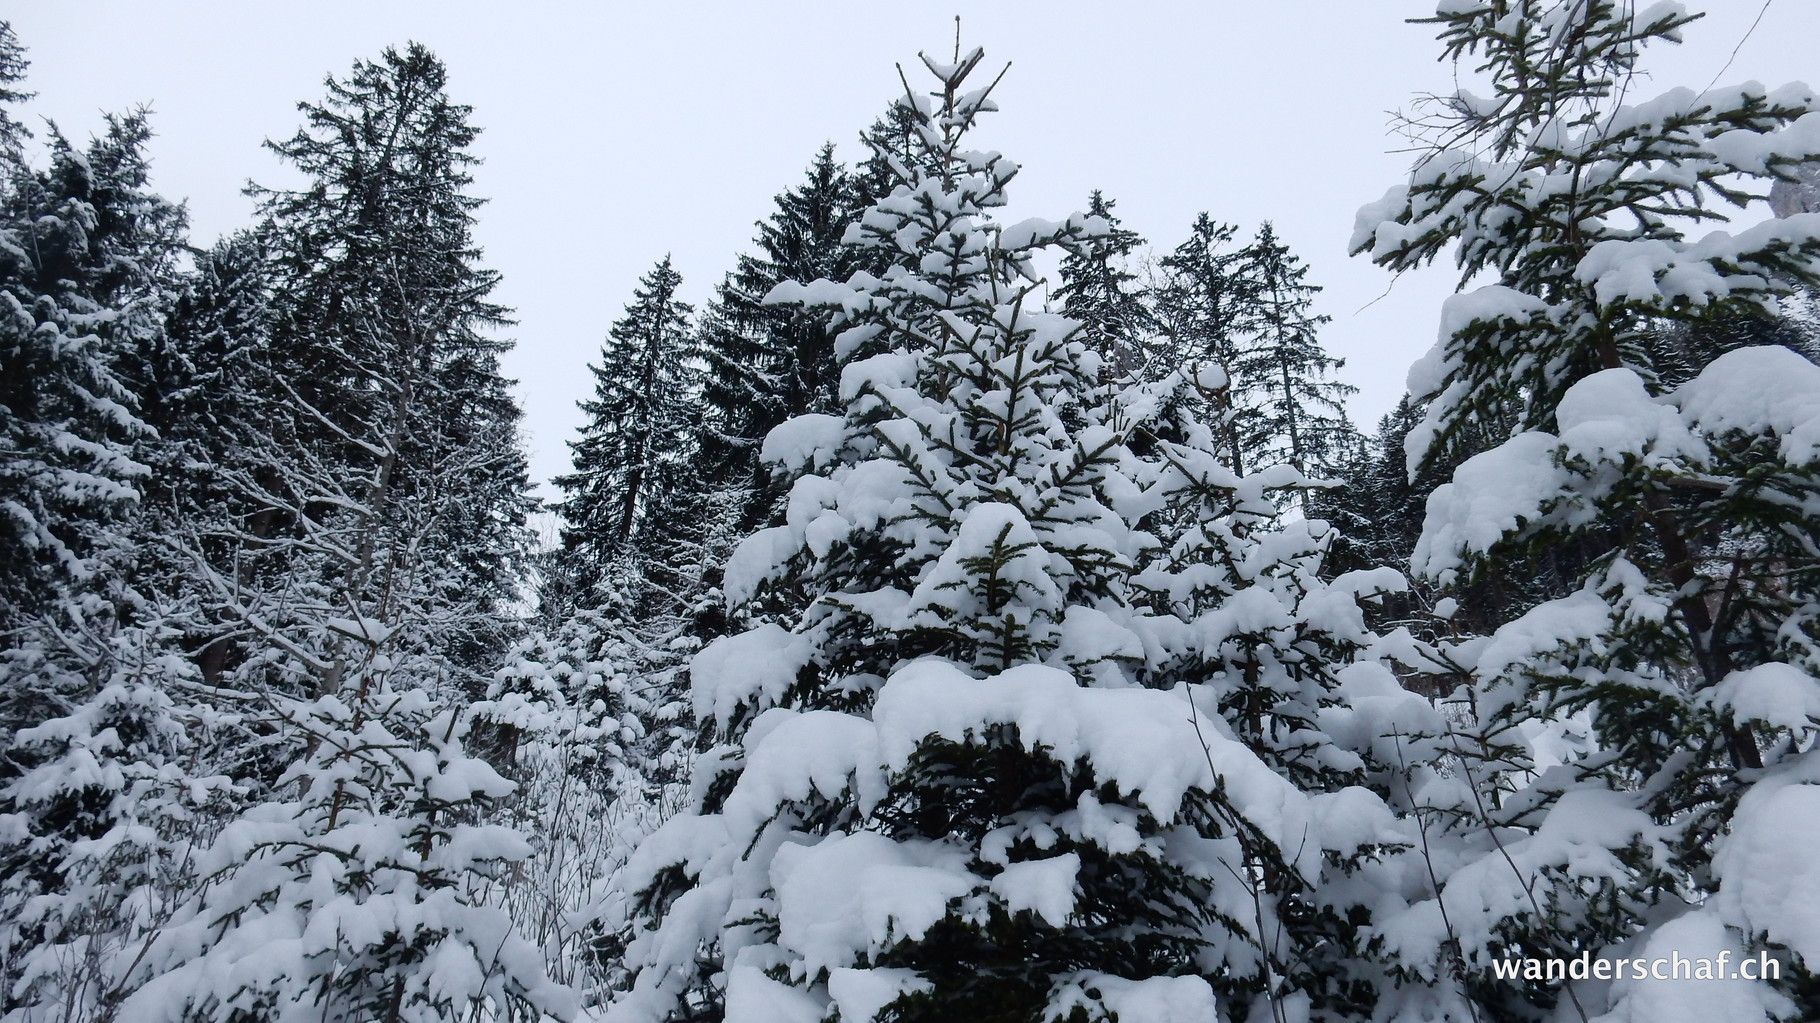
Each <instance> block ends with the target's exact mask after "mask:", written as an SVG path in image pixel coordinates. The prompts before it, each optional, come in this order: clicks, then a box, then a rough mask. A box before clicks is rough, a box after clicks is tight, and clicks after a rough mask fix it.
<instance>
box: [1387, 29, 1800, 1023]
mask: <svg viewBox="0 0 1820 1023" xmlns="http://www.w3.org/2000/svg"><path fill="white" fill-rule="evenodd" d="M1692 20H1693V16H1692V15H1689V14H1687V13H1686V12H1685V11H1684V10H1683V9H1682V8H1681V6H1680V5H1678V4H1656V5H1653V6H1650V7H1648V8H1646V9H1641V10H1638V9H1637V8H1636V7H1635V5H1631V4H1626V3H1616V2H1607V0H1573V2H1542V0H1471V2H1450V3H1447V4H1444V5H1442V6H1441V8H1440V9H1439V12H1438V13H1437V15H1436V16H1435V18H1434V19H1433V22H1434V23H1435V24H1436V25H1438V26H1439V28H1440V33H1441V39H1442V41H1443V44H1444V46H1445V50H1446V53H1447V55H1448V56H1449V57H1451V58H1453V59H1455V60H1456V61H1465V60H1470V61H1473V62H1475V64H1476V70H1477V72H1478V73H1479V74H1480V75H1482V76H1483V77H1484V78H1485V79H1486V80H1487V81H1488V82H1489V87H1490V92H1489V94H1488V95H1476V94H1474V93H1472V92H1470V91H1466V90H1461V91H1459V92H1457V93H1455V94H1454V95H1452V96H1450V97H1447V98H1445V99H1442V100H1440V101H1439V102H1438V103H1437V105H1436V106H1435V107H1434V108H1433V109H1432V110H1430V111H1428V117H1427V120H1426V122H1425V123H1427V124H1428V125H1429V126H1431V127H1432V128H1433V129H1434V132H1435V135H1434V136H1433V138H1434V141H1433V144H1432V148H1431V150H1430V151H1429V152H1427V153H1426V154H1424V156H1423V157H1422V158H1421V160H1420V161H1419V162H1418V163H1417V165H1416V167H1415V169H1414V171H1413V173H1412V175H1411V178H1410V180H1409V182H1408V183H1407V184H1406V185H1404V186H1400V187H1398V188H1395V189H1393V190H1391V192H1390V193H1389V194H1387V195H1386V196H1385V197H1384V198H1383V199H1382V200H1381V201H1379V202H1376V203H1373V204H1371V205H1370V206H1367V207H1366V208H1365V209H1364V210H1362V211H1361V213H1360V216H1359V222H1358V231H1357V233H1356V234H1355V236H1354V241H1353V247H1354V249H1355V251H1358V252H1365V253H1369V254H1370V256H1371V257H1372V258H1373V259H1374V260H1376V261H1377V262H1380V263H1382V264H1384V265H1386V266H1388V267H1391V268H1393V269H1399V270H1400V269H1403V268H1407V267H1411V266H1415V265H1419V264H1422V263H1426V262H1428V261H1430V260H1433V259H1436V258H1437V257H1439V256H1441V255H1442V254H1443V253H1444V252H1446V251H1447V250H1448V249H1449V248H1450V247H1454V253H1453V256H1454V260H1455V262H1456V264H1457V265H1458V267H1459V268H1460V271H1461V279H1462V286H1464V285H1465V283H1467V282H1470V281H1472V280H1474V279H1475V278H1478V277H1480V275H1486V276H1488V277H1490V278H1491V281H1492V283H1487V284H1484V285H1483V286H1481V287H1478V288H1476V289H1475V290H1472V291H1470V292H1466V293H1464V294H1461V295H1458V296H1455V297H1454V298H1452V299H1450V300H1449V301H1448V304H1447V306H1446V308H1445V310H1444V312H1443V316H1442V327H1441V331H1440V339H1439V341H1438V342H1437V344H1436V346H1435V348H1434V350H1433V351H1432V352H1431V353H1430V354H1429V355H1428V356H1427V357H1425V358H1424V359H1423V360H1421V361H1420V362H1419V363H1418V364H1417V365H1416V367H1415V368H1414V370H1413V371H1412V372H1411V391H1412V392H1414V394H1415V396H1416V398H1417V399H1418V400H1422V401H1426V402H1427V403H1428V409H1427V414H1426V417H1425V419H1424V420H1423V422H1422V423H1421V424H1420V425H1419V426H1418V427H1417V428H1416V429H1415V430H1414V431H1412V433H1411V435H1410V439H1409V448H1408V454H1409V462H1410V466H1411V467H1412V468H1413V469H1417V470H1419V469H1421V468H1422V467H1423V466H1425V465H1429V464H1432V463H1435V462H1437V461H1439V460H1441V459H1444V458H1446V457H1448V455H1449V453H1450V452H1451V451H1455V450H1459V449H1461V448H1462V447H1463V446H1464V444H1466V443H1467V442H1468V438H1470V437H1471V435H1472V434H1473V432H1474V431H1483V430H1485V429H1486V428H1487V427H1488V426H1490V425H1496V424H1502V423H1511V422H1514V424H1515V428H1514V429H1513V430H1512V431H1511V433H1510V435H1507V439H1505V440H1504V441H1503V443H1502V444H1500V445H1499V446H1497V447H1495V448H1494V449H1492V450H1490V451H1486V452H1484V453H1481V454H1478V455H1476V456H1475V457H1472V458H1469V459H1467V460H1466V461H1465V462H1464V463H1463V464H1461V465H1460V466H1459V467H1458V468H1457V469H1456V470H1455V471H1454V472H1453V478H1452V482H1451V483H1449V484H1448V485H1446V486H1443V487H1441V488H1440V489H1439V490H1437V491H1436V492H1435V494H1434V495H1433V496H1432V497H1431V498H1430V500H1429V504H1428V515H1427V522H1426V525H1425V526H1424V530H1423V535H1422V538H1421V540H1420V542H1419V544H1418V545H1417V548H1416V551H1415V556H1414V567H1415V568H1416V569H1417V571H1418V572H1420V573H1422V574H1424V575H1426V576H1428V577H1430V578H1433V579H1435V580H1437V581H1439V582H1441V583H1443V584H1455V585H1458V584H1464V583H1469V582H1471V581H1473V580H1476V579H1480V578H1483V577H1485V576H1488V575H1497V574H1503V575H1522V574H1525V573H1527V572H1530V571H1532V570H1533V566H1534V565H1536V564H1537V563H1538V562H1539V561H1540V559H1541V558H1542V557H1543V556H1544V554H1545V553H1546V552H1548V551H1551V550H1561V549H1576V550H1578V551H1580V552H1582V553H1583V555H1584V560H1583V562H1582V563H1581V564H1579V565H1578V566H1577V567H1576V569H1575V578H1576V579H1577V581H1578V583H1579V585H1578V586H1577V588H1576V589H1575V590H1574V591H1573V592H1571V593H1569V594H1567V595H1565V596H1561V597H1559V598H1558V599H1553V600H1548V601H1545V602H1543V603H1541V604H1540V605H1538V606H1536V607H1534V608H1533V609H1531V610H1529V611H1528V612H1527V613H1526V614H1523V615H1522V616H1521V617H1519V618H1517V619H1516V620H1515V621H1513V622H1511V623H1509V624H1508V625H1506V626H1504V627H1502V628H1500V629H1498V630H1497V631H1496V632H1495V633H1494V634H1493V635H1491V636H1489V637H1486V638H1483V639H1479V640H1472V641H1467V642H1464V643H1462V644H1460V645H1459V646H1458V648H1457V649H1456V650H1455V651H1454V654H1453V656H1454V658H1455V659H1456V660H1457V661H1458V662H1459V665H1460V667H1461V670H1462V672H1463V674H1465V675H1466V676H1468V677H1469V678H1470V681H1471V682H1472V683H1473V689H1472V692H1473V694H1474V699H1475V702H1476V709H1477V713H1478V724H1477V725H1476V727H1473V728H1470V729H1466V730H1465V731H1466V734H1462V735H1459V736H1456V741H1457V746H1456V752H1457V754H1458V758H1459V765H1458V770H1457V772H1456V773H1455V775H1454V778H1453V784H1451V785H1441V784H1437V785H1435V786H1432V787H1431V788H1429V789H1428V790H1427V791H1424V792H1422V793H1421V795H1420V799H1421V800H1422V801H1423V802H1425V803H1427V804H1429V805H1431V806H1433V807H1434V810H1433V811H1432V813H1431V819H1433V820H1435V821H1436V823H1437V826H1439V827H1443V828H1444V830H1445V831H1446V832H1447V836H1448V840H1450V841H1454V842H1457V843H1458V845H1457V847H1456V849H1455V851H1454V852H1452V853H1450V854H1449V857H1448V859H1449V861H1450V862H1451V864H1452V866H1451V869H1450V872H1449V875H1448V876H1447V877H1446V878H1445V880H1444V883H1443V887H1442V890H1441V895H1440V898H1439V899H1438V900H1435V901H1434V902H1433V903H1432V905H1431V906H1429V907H1417V908H1416V910H1415V911H1414V912H1417V913H1421V912H1426V913H1428V914H1429V915H1430V916H1434V915H1436V911H1437V910H1438V911H1439V912H1440V913H1445V914H1446V915H1447V916H1448V918H1449V919H1450V920H1451V925H1452V930H1453V932H1454V933H1453V935H1452V938H1453V943H1454V945H1455V946H1456V948H1457V950H1458V954H1460V955H1463V956H1464V958H1465V960H1466V961H1467V962H1469V963H1470V964H1471V967H1470V969H1471V972H1473V973H1474V974H1477V975H1479V976H1482V977H1485V979H1484V980H1482V981H1480V983H1479V985H1478V988H1477V990H1478V994H1479V995H1480V998H1481V1001H1482V1004H1483V1006H1484V1007H1485V1009H1486V1010H1487V1012H1488V1013H1489V1014H1490V1016H1491V1017H1492V1018H1525V1019H1527V1018H1535V1017H1536V1016H1537V1015H1538V1014H1540V1013H1542V1012H1545V1011H1549V1009H1550V1007H1551V1006H1552V1007H1553V1011H1554V1012H1555V1013H1556V1017H1555V1018H1562V1017H1566V1018H1586V1019H1591V1018H1594V1017H1597V1018H1599V1019H1602V1020H1614V1021H1615V1020H1637V1021H1641V1020H1652V1021H1658V1023H1660V1021H1676V1020H1696V1019H1698V1020H1714V1019H1727V1020H1746V1019H1749V1020H1759V1019H1763V1018H1765V1017H1766V1016H1773V1017H1776V1018H1786V1019H1794V1018H1812V1017H1813V1016H1814V1015H1815V1014H1816V1013H1820V1000H1816V996H1815V994H1814V992H1815V990H1816V988H1815V986H1814V981H1813V977H1814V975H1815V967H1816V965H1820V941H1817V939H1816V934H1815V931H1814V928H1813V921H1814V920H1815V919H1817V918H1820V897H1817V896H1816V892H1820V875H1817V874H1816V872H1815V866H1814V864H1815V860H1814V858H1813V855H1812V847H1813V842H1814V840H1815V835H1814V832H1813V828H1812V825H1811V823H1809V822H1811V821H1813V820H1815V819H1816V816H1815V812H1814V811H1815V809H1816V808H1817V807H1820V760H1816V759H1815V755H1814V753H1813V752H1812V749H1811V747H1812V745H1813V737H1814V734H1815V732H1816V730H1817V729H1820V682H1817V681H1816V677H1817V675H1820V661H1817V660H1816V650H1817V648H1816V639H1820V623H1817V622H1816V616H1815V608H1816V607H1820V599H1817V598H1820V589H1817V586H1820V557H1817V555H1820V448H1817V447H1816V444H1815V438H1816V437H1820V404H1816V398H1815V395H1817V394H1820V368H1817V367H1816V366H1815V365H1814V364H1813V363H1811V362H1808V361H1806V360H1805V359H1803V358H1801V357H1800V356H1799V355H1797V354H1796V353H1794V352H1792V351H1790V350H1788V349H1786V348H1782V347H1747V348H1739V349H1736V350H1733V351H1729V352H1725V353H1724V354H1722V355H1719V356H1718V357H1717V358H1714V359H1713V360H1712V361H1711V362H1710V363H1708V364H1706V365H1704V366H1702V367H1699V368H1698V371H1697V372H1695V373H1694V374H1692V376H1691V378H1690V379H1687V380H1686V381H1685V382H1683V383H1680V384H1679V385H1678V386H1676V387H1674V388H1673V389H1667V388H1665V387H1664V385H1663V382H1662V381H1663V377H1664V375H1665V373H1664V369H1665V367H1661V366H1657V365H1652V364H1651V362H1650V361H1649V359H1648V355H1649V345H1648V340H1649V338H1650V336H1651V332H1652V331H1653V330H1655V329H1657V326H1658V324H1659V323H1661V322H1662V321H1664V320H1668V321H1678V322H1685V323H1704V322H1712V321H1715V320H1719V319H1721V318H1723V317H1726V316H1728V315H1733V314H1741V313H1748V312H1750V311H1752V310H1754V309H1771V308H1773V306H1774V304H1775V303H1776V301H1777V299H1778V298H1779V297H1780V296H1782V295H1784V294H1786V293H1788V292H1789V291H1790V290H1791V289H1793V288H1795V287H1797V286H1804V285H1805V286H1811V285H1812V284H1813V282H1814V280H1815V278H1816V275H1820V217H1815V216H1814V215H1812V214H1806V215H1801V216H1794V217H1790V218H1788V219H1783V220H1773V221H1769V222H1767V223H1762V224H1758V225H1756V226H1751V227H1746V228H1744V229H1742V230H1738V231H1735V232H1727V231H1721V230H1711V229H1707V228H1705V227H1704V225H1705V224H1706V223H1707V222H1709V221H1712V220H1715V219H1723V210H1724V208H1725V206H1726V205H1727V204H1735V205H1737V206H1747V205H1748V204H1750V203H1752V202H1753V201H1754V200H1756V199H1758V198H1760V197H1761V194H1762V192H1763V191H1765V189H1764V188H1763V186H1764V185H1765V184H1766V183H1768V182H1770V181H1774V180H1776V179H1777V178H1778V177H1781V176H1783V175H1785V174H1787V173H1789V171H1790V170H1791V169H1792V168H1793V167H1794V166H1795V165H1797V164H1799V163H1801V162H1803V161H1807V160H1811V159H1813V158H1814V156H1815V154H1816V151H1820V112H1817V110H1820V108H1817V107H1816V100H1815V97H1814V95H1813V94H1812V93H1811V92H1810V91H1808V90H1807V89H1805V88H1804V87H1800V86H1790V87H1785V88H1782V89H1777V90H1766V89H1764V88H1763V87H1762V86H1760V85H1758V84H1756V83H1746V84H1744V85H1733V86H1723V87H1719V88H1714V89H1709V90H1707V91H1705V92H1703V93H1696V92H1694V91H1692V90H1689V89H1674V90H1670V91H1668V92H1665V93H1663V94H1661V95H1659V96H1656V97H1653V98H1646V97H1642V96H1640V95H1639V94H1638V92H1637V89H1638V85H1637V82H1638V81H1639V79H1638V78H1637V76H1636V72H1637V69H1638V66H1639V60H1640V57H1641V53H1642V51H1643V48H1644V46H1645V44H1647V43H1650V42H1652V41H1673V40H1675V39H1676V38H1677V37H1678V34H1679V32H1680V31H1681V29H1682V28H1683V27H1684V26H1685V25H1686V24H1687V23H1688V22H1690V21H1692ZM1439 840H1440V839H1439V838H1437V841H1439ZM1414 921H1415V917H1413V916H1412V917H1410V918H1408V919H1407V920H1406V921H1405V922H1404V924H1403V927H1402V929H1401V930H1400V933H1401V937H1400V939H1399V942H1400V944H1399V947H1400V954H1401V956H1402V957H1403V958H1404V960H1405V961H1406V962H1407V963H1409V964H1411V966H1412V967H1413V966H1414V965H1415V964H1417V963H1419V962H1421V961H1422V960H1423V959H1425V958H1426V959H1439V958H1442V957H1443V956H1444V955H1445V953H1443V952H1442V951H1441V950H1440V948H1441V946H1442V945H1443V944H1444V943H1445V942H1444V941H1443V939H1442V938H1441V936H1440V934H1439V928H1430V929H1428V930H1427V931H1426V932H1424V930H1423V929H1422V928H1421V927H1419V926H1415V925H1414ZM1387 928H1388V929H1387V932H1386V933H1387V934H1389V933H1399V929H1398V927H1397V924H1396V923H1395V922H1390V923H1388V924H1387ZM1770 948H1773V949H1776V950H1778V954H1779V955H1781V956H1782V958H1783V959H1784V963H1783V968H1782V971H1781V980H1780V981H1779V982H1769V983H1764V982H1753V981H1749V980H1743V979H1737V978H1733V979H1730V980H1728V981H1725V982H1717V981H1715V982H1711V983H1706V984H1701V985H1698V986H1697V987H1690V986H1686V985H1677V984H1672V983H1671V984H1665V983H1662V982H1660V981H1657V980H1653V979H1630V978H1626V979H1624V980H1620V981H1618V982H1615V983H1612V984H1609V985H1607V984H1599V983H1593V984H1574V985H1571V986H1570V987H1568V988H1567V989H1566V991H1565V997H1564V996H1563V991H1562V989H1561V988H1560V987H1558V986H1556V985H1550V984H1546V983H1543V982H1542V981H1541V980H1540V979H1538V978H1530V979H1528V980H1527V981H1525V982H1523V983H1521V984H1509V983H1498V982H1494V981H1491V980H1490V979H1489V976H1488V975H1486V974H1484V973H1483V971H1484V970H1485V967H1486V966H1487V964H1488V962H1489V961H1490V960H1493V959H1495V958H1498V957H1502V956H1505V955H1510V954H1526V955H1537V956H1555V955H1558V956H1566V957H1573V956H1575V955H1576V954H1579V953H1581V952H1591V953H1592V954H1593V955H1594V956H1595V957H1597V956H1625V955H1632V956H1635V955H1641V956H1648V957H1653V956H1657V955H1667V954H1669V953H1670V952H1671V951H1672V952H1675V953H1679V954H1681V955H1684V956H1689V957H1691V956H1698V955H1717V954H1719V953H1729V954H1730V955H1731V956H1732V957H1733V958H1734V959H1735V958H1737V957H1740V956H1742V955H1744V954H1745V953H1747V952H1751V953H1754V952H1756V951H1757V950H1759V949H1770Z"/></svg>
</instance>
